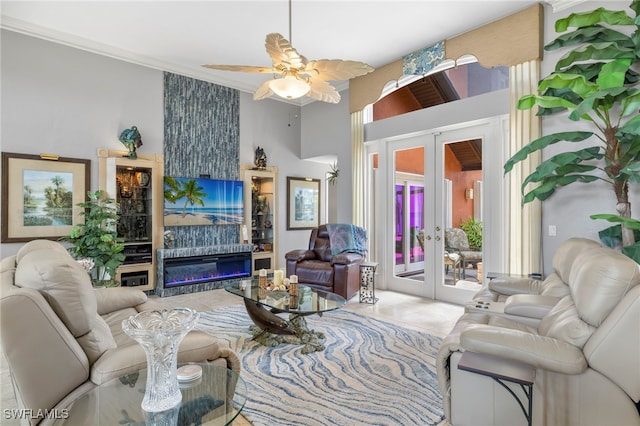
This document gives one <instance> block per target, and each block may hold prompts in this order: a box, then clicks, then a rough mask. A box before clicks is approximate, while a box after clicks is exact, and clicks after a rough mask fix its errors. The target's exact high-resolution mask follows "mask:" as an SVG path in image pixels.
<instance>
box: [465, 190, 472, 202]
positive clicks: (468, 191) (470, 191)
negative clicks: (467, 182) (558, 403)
mask: <svg viewBox="0 0 640 426" xmlns="http://www.w3.org/2000/svg"><path fill="white" fill-rule="evenodd" d="M464 198H466V199H467V200H473V188H467V189H465V190H464Z"/></svg>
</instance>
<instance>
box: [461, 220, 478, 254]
mask: <svg viewBox="0 0 640 426" xmlns="http://www.w3.org/2000/svg"><path fill="white" fill-rule="evenodd" d="M460 228H462V230H463V231H464V232H465V234H467V239H468V240H469V247H470V248H471V249H472V250H477V251H482V222H480V221H479V220H476V219H475V218H473V217H470V218H469V219H467V220H466V221H464V222H462V223H461V224H460Z"/></svg>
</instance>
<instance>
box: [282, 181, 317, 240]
mask: <svg viewBox="0 0 640 426" xmlns="http://www.w3.org/2000/svg"><path fill="white" fill-rule="evenodd" d="M319 225H320V179H311V178H299V177H291V176H287V230H299V229H312V228H315V227H317V226H319Z"/></svg>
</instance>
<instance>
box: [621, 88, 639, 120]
mask: <svg viewBox="0 0 640 426" xmlns="http://www.w3.org/2000/svg"><path fill="white" fill-rule="evenodd" d="M638 110H640V90H638V89H635V90H632V91H630V92H629V93H628V94H627V97H625V98H624V99H623V100H622V113H621V115H622V117H626V116H628V115H631V114H638ZM634 118H638V117H637V116H636V117H634Z"/></svg>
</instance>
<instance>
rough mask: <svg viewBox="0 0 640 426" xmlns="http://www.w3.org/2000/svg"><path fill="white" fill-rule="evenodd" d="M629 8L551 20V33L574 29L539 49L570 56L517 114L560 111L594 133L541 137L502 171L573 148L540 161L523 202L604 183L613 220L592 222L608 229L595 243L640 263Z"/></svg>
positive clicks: (634, 45)
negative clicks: (555, 148) (632, 193)
mask: <svg viewBox="0 0 640 426" xmlns="http://www.w3.org/2000/svg"><path fill="white" fill-rule="evenodd" d="M630 8H631V9H632V10H633V11H634V12H635V15H636V17H635V18H634V17H632V16H629V15H628V14H627V13H626V12H625V11H611V10H607V9H605V8H598V9H596V10H593V11H591V12H585V13H572V14H571V15H569V16H568V17H566V18H563V19H559V20H558V21H556V25H555V28H556V32H565V31H567V30H569V29H572V30H570V31H568V32H566V33H564V34H562V35H560V36H559V37H558V38H556V39H555V40H554V41H553V42H551V43H549V44H548V45H547V46H545V50H548V51H551V50H556V49H561V48H568V49H569V50H568V52H567V53H566V54H565V55H564V56H563V57H562V58H561V59H560V60H559V61H558V62H557V64H556V67H555V70H554V71H553V72H552V73H551V74H550V75H549V76H547V77H545V78H544V79H543V80H541V81H540V83H539V85H538V94H531V95H527V96H523V97H522V98H521V99H520V100H519V102H518V108H519V109H523V110H526V109H531V108H534V107H536V106H537V107H538V112H537V114H538V115H549V114H555V113H564V114H566V116H567V118H568V119H569V120H570V122H587V123H589V125H590V127H592V128H593V130H591V131H589V130H587V131H571V130H567V131H564V132H560V133H554V134H550V135H545V136H543V137H541V138H539V139H536V140H534V141H532V142H531V143H529V144H528V145H526V146H524V147H523V148H522V149H521V150H520V151H519V152H517V153H516V154H515V155H514V156H513V157H512V158H511V159H509V160H508V161H507V163H506V164H505V166H504V169H505V172H506V173H508V172H510V171H511V170H512V168H513V166H514V165H515V164H516V163H518V162H520V161H522V160H524V159H525V158H527V156H528V155H529V154H531V153H533V152H536V151H539V150H542V149H544V148H546V147H548V146H550V145H552V144H555V143H558V142H564V141H566V142H571V143H573V144H574V145H575V146H576V149H575V150H574V151H571V150H569V151H565V152H562V153H560V154H557V155H554V156H552V157H551V158H549V159H547V160H545V161H543V162H542V163H541V164H540V165H539V166H538V167H537V168H536V170H535V171H534V172H533V173H531V174H530V175H529V176H528V177H527V178H526V179H525V180H524V182H523V183H522V193H523V195H524V198H523V204H525V203H528V202H531V201H533V200H535V199H538V200H540V201H544V200H546V199H547V198H549V197H550V196H551V195H552V194H553V193H554V192H555V190H556V189H558V188H560V187H563V186H565V185H569V184H571V183H575V182H583V183H588V182H594V181H598V180H600V181H605V182H607V183H608V184H609V185H610V186H611V188H612V190H613V191H614V193H615V196H616V206H615V211H616V212H617V214H610V213H606V214H597V215H592V216H591V218H592V219H604V220H607V221H609V222H612V223H614V224H615V225H613V226H611V227H609V228H607V229H605V230H603V231H601V232H600V238H601V240H602V241H603V242H604V243H605V244H607V245H609V246H612V247H615V246H619V245H621V246H622V252H623V253H625V254H626V255H627V256H629V257H631V258H633V259H634V260H636V262H640V243H636V235H634V233H635V232H634V231H636V232H637V231H640V221H639V220H637V219H634V218H632V217H631V204H630V203H629V184H631V183H638V182H640V115H638V109H639V108H640V88H639V86H638V82H639V81H640V74H639V73H638V69H640V68H639V67H640V0H633V1H632V2H631V5H630ZM618 29H619V30H620V31H618ZM568 127H569V126H568ZM583 127H584V126H583ZM530 184H531V186H528V185H530Z"/></svg>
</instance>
